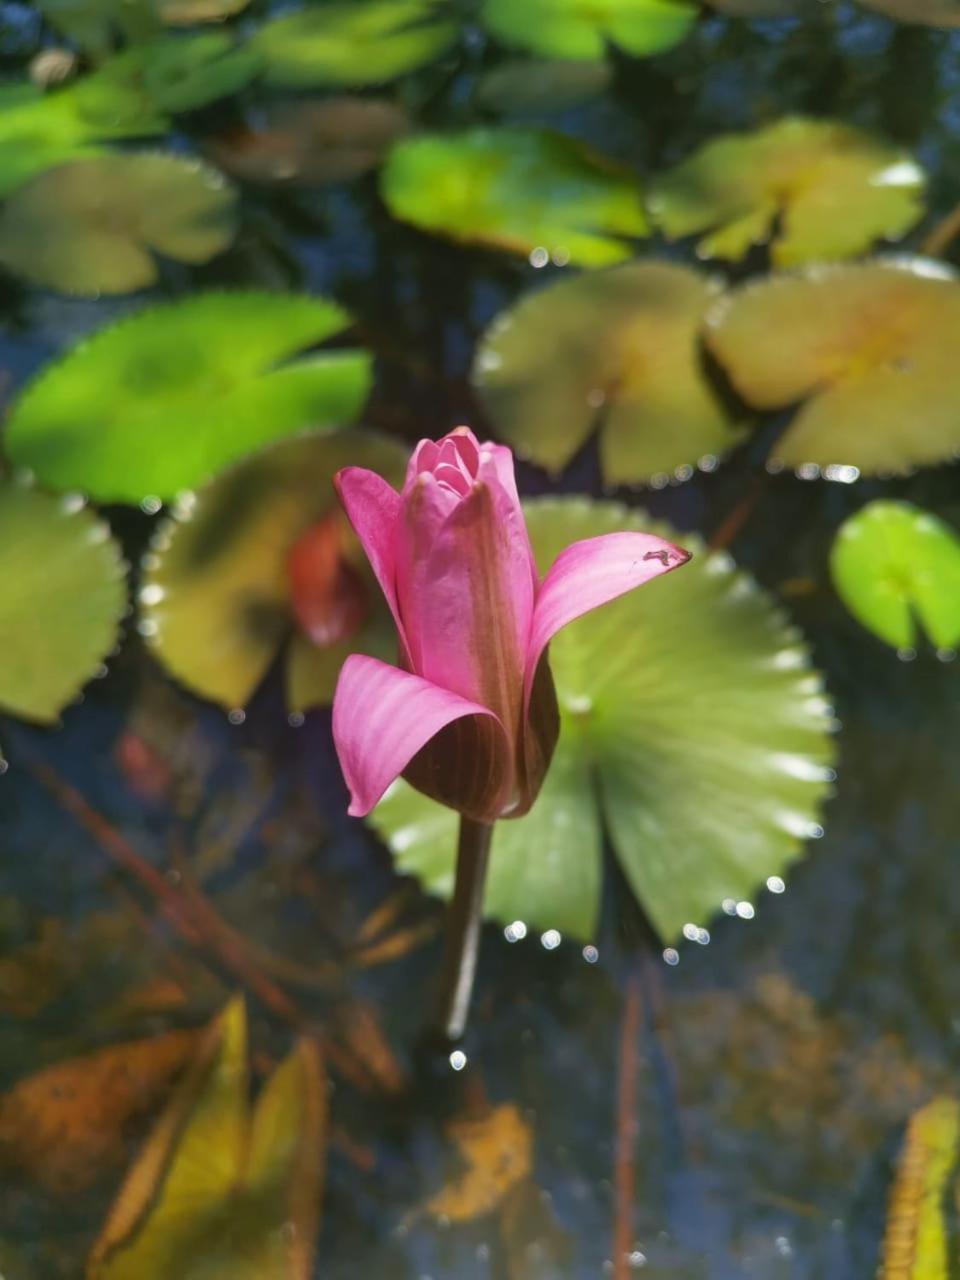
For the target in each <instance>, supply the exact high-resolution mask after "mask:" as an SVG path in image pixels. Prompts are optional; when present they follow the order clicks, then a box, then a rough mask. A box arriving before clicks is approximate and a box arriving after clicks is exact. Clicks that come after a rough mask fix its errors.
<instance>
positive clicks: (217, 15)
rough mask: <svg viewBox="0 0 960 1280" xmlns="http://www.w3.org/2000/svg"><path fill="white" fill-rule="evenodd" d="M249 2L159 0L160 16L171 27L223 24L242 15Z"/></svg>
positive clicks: (236, 0)
mask: <svg viewBox="0 0 960 1280" xmlns="http://www.w3.org/2000/svg"><path fill="white" fill-rule="evenodd" d="M249 3H250V0H159V4H160V16H161V17H162V18H163V20H164V22H166V23H167V24H168V25H169V26H171V27H180V26H183V27H189V26H192V25H193V24H194V23H195V22H223V20H224V18H232V17H233V15H234V14H235V13H242V12H243V10H244V9H246V7H247V5H248V4H249Z"/></svg>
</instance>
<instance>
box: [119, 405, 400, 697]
mask: <svg viewBox="0 0 960 1280" xmlns="http://www.w3.org/2000/svg"><path fill="white" fill-rule="evenodd" d="M406 456H407V454H406V450H405V449H403V448H402V447H401V446H400V445H399V444H397V443H395V442H394V441H392V440H389V439H387V438H385V437H383V436H378V435H375V434H374V433H372V432H369V431H361V430H354V431H340V432H334V433H331V434H325V435H311V436H303V437H300V438H296V439H293V440H284V441H282V442H280V443H279V444H275V445H272V446H271V447H270V448H269V449H266V450H264V451H263V452H261V453H259V454H256V455H254V456H253V457H252V458H249V459H247V460H246V461H245V462H243V463H241V464H240V465H239V466H238V467H235V468H233V469H231V470H229V471H226V472H224V473H223V474H222V475H220V476H218V477H217V478H216V479H215V480H214V481H212V482H211V483H210V484H208V485H206V486H205V487H204V488H203V489H201V490H200V491H199V492H198V493H197V494H196V495H192V496H191V498H190V500H189V501H188V502H186V503H183V504H181V506H180V508H179V509H177V510H175V512H174V514H173V515H172V516H171V517H170V518H169V519H168V520H166V521H165V522H164V524H163V525H161V527H160V528H159V530H158V531H157V534H156V537H155V539H154V542H153V546H152V547H151V549H150V551H149V552H148V553H147V556H146V557H145V560H144V574H143V585H142V588H141V592H140V599H141V623H140V626H141V630H142V631H143V632H144V634H145V635H146V636H147V638H148V640H149V642H150V644H151V646H152V648H153V652H154V654H155V655H156V657H157V658H158V659H159V660H160V662H162V663H163V665H164V666H165V667H166V668H167V670H168V671H170V672H171V674H172V675H174V676H175V677H176V678H177V679H178V680H180V681H181V682H182V683H183V684H185V685H186V686H187V687H188V688H189V689H191V690H192V691H193V692H194V693H198V694H199V695H200V696H201V697H204V698H209V699H211V700H212V701H214V702H218V703H219V704H220V705H221V706H223V707H226V708H233V707H243V706H244V705H245V704H246V702H247V701H248V700H249V698H250V696H251V695H252V694H253V692H254V690H255V689H256V688H257V686H258V685H259V684H260V681H261V680H262V679H263V677H264V675H265V674H266V672H267V670H268V668H269V667H270V666H271V665H272V664H273V662H274V661H275V660H276V658H277V656H278V655H279V654H281V652H282V653H283V660H284V669H285V674H286V689H287V704H288V707H289V710H291V711H305V710H307V709H308V708H309V707H311V706H316V705H317V704H323V703H329V702H330V700H331V698H332V696H333V688H334V685H335V683H336V679H337V675H338V674H339V671H340V667H341V666H342V664H343V660H344V658H346V656H347V655H348V654H349V653H369V654H372V655H374V656H376V657H380V658H383V659H384V660H387V661H393V660H394V659H395V657H396V637H395V634H394V628H393V624H392V621H391V618H390V615H389V613H388V611H387V609H386V606H385V605H383V604H382V603H381V593H380V591H379V590H378V588H377V585H376V583H375V582H374V580H373V578H372V575H371V573H370V571H369V568H368V567H367V564H366V558H365V557H364V556H363V554H362V553H361V551H360V548H359V545H358V544H357V542H356V539H355V537H354V536H353V534H352V532H351V531H350V529H349V526H348V525H347V523H346V520H345V518H344V520H343V521H342V526H341V532H342V536H343V544H342V545H343V555H344V557H345V558H346V559H347V561H348V563H349V564H350V565H351V566H352V567H353V569H354V570H355V571H356V572H357V573H358V574H359V575H360V577H361V581H362V584H363V587H364V589H365V591H366V594H367V599H368V601H369V604H370V610H369V613H368V615H367V619H366V621H365V622H364V623H363V625H362V626H361V628H360V629H359V630H358V631H357V632H356V634H354V635H351V636H350V637H349V638H347V639H344V640H340V641H338V642H337V643H333V644H325V645H322V646H318V645H316V644H312V643H311V642H310V641H309V639H308V638H307V637H306V636H305V634H304V633H303V632H302V630H299V629H296V628H295V622H294V610H293V604H292V599H291V579H290V576H289V572H288V567H287V565H288V556H289V554H290V551H291V548H292V547H293V546H294V544H295V543H296V542H297V539H298V538H299V537H300V536H301V535H302V534H303V533H304V532H305V530H307V529H308V528H309V527H310V526H311V525H313V524H314V523H315V522H316V521H318V520H320V519H321V518H322V517H324V516H326V515H327V514H328V513H330V512H331V511H332V510H338V509H339V507H338V503H337V499H336V496H335V494H334V490H333V477H334V475H335V474H336V472H337V471H339V470H340V468H341V467H346V466H363V467H369V468H370V469H371V470H374V471H377V472H379V473H380V474H381V475H385V476H387V477H388V478H389V479H390V480H391V481H392V482H394V483H399V482H400V481H401V480H402V477H403V472H404V468H405V463H406Z"/></svg>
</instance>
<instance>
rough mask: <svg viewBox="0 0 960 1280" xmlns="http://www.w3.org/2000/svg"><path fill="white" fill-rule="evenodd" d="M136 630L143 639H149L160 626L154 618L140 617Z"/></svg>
mask: <svg viewBox="0 0 960 1280" xmlns="http://www.w3.org/2000/svg"><path fill="white" fill-rule="evenodd" d="M137 630H138V631H139V633H140V634H141V635H142V636H143V637H144V638H145V639H147V640H150V639H152V637H153V636H155V635H156V634H157V632H158V631H159V630H160V628H159V626H158V625H157V621H156V619H155V618H141V619H140V621H139V622H138V623H137Z"/></svg>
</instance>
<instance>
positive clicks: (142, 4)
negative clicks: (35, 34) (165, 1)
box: [36, 0, 161, 57]
mask: <svg viewBox="0 0 960 1280" xmlns="http://www.w3.org/2000/svg"><path fill="white" fill-rule="evenodd" d="M36 4H37V8H38V9H39V10H40V12H41V13H42V14H43V17H44V19H45V21H47V22H48V23H49V24H50V25H51V26H52V27H53V28H54V30H56V31H59V32H60V34H61V35H62V36H64V37H65V38H66V39H67V40H70V41H72V43H73V44H75V45H77V46H79V48H81V49H83V50H84V51H85V52H87V53H91V54H93V55H94V56H95V57H102V56H103V55H104V54H106V53H108V52H109V51H110V48H111V46H112V44H113V41H114V38H115V36H117V35H118V34H119V35H122V36H123V37H124V39H125V40H127V41H129V42H131V43H133V42H135V41H137V40H145V39H148V38H149V37H150V36H152V35H156V34H157V33H158V32H159V30H160V28H161V22H160V15H159V13H158V10H157V4H156V0H36Z"/></svg>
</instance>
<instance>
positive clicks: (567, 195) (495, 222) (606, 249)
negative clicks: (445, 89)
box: [382, 127, 647, 267]
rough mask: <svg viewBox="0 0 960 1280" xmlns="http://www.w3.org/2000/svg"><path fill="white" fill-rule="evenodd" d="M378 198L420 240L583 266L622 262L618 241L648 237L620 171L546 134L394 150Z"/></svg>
mask: <svg viewBox="0 0 960 1280" xmlns="http://www.w3.org/2000/svg"><path fill="white" fill-rule="evenodd" d="M382 190H383V196H384V199H385V200H386V203H387V205H388V207H389V208H390V211H391V212H392V213H393V214H394V215H395V216H396V217H398V218H400V219H402V220H403V221H404V222H411V223H413V225H414V226H417V227H421V228H422V229H424V230H426V231H433V232H438V233H440V234H442V235H447V236H451V237H452V238H453V239H455V240H465V241H468V242H474V243H478V244H486V245H492V246H493V247H495V248H498V249H506V250H509V251H511V252H513V253H522V254H528V253H530V252H531V251H532V250H538V251H539V252H540V253H543V254H549V255H550V256H552V257H554V258H555V259H556V260H557V261H561V262H568V261H573V262H579V263H582V264H583V265H584V266H593V267H599V266H605V265H607V264H609V263H612V262H620V261H622V260H623V259H624V258H628V257H630V254H631V252H632V250H631V247H630V245H629V244H628V243H627V239H628V238H631V237H637V236H643V235H646V233H647V223H646V218H645V216H644V213H643V208H642V205H641V201H640V192H639V188H638V186H637V183H636V181H635V179H634V178H633V176H632V174H631V173H630V172H629V170H627V169H623V168H620V167H619V166H617V165H614V164H613V163H612V162H610V161H608V160H606V159H604V158H603V157H601V156H598V155H596V154H595V153H594V152H592V151H589V150H588V149H587V148H585V147H583V146H582V145H581V144H580V143H579V142H575V141H574V140H573V139H571V138H566V137H564V136H563V135H561V134H557V133H550V132H547V131H545V130H537V129H521V128H511V127H505V128H499V129H470V130H467V131H466V132H463V133H455V134H432V135H431V134H428V135H423V136H421V137H418V138H412V139H410V140H409V141H406V142H401V143H399V144H398V145H397V146H396V147H394V149H393V151H392V152H391V153H390V155H389V157H388V159H387V163H386V165H385V166H384V169H383V174H382ZM544 261H546V259H544Z"/></svg>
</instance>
